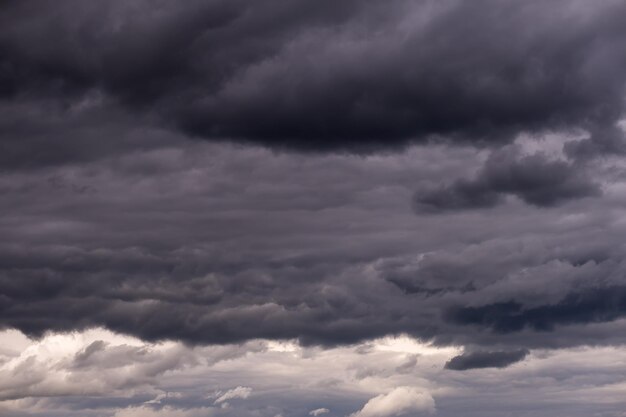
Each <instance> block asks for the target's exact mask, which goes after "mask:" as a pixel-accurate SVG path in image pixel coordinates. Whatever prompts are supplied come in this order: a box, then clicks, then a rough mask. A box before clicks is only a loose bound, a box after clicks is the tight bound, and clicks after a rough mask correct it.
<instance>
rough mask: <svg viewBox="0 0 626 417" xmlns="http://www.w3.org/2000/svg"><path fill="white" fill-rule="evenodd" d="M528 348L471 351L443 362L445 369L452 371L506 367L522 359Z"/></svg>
mask: <svg viewBox="0 0 626 417" xmlns="http://www.w3.org/2000/svg"><path fill="white" fill-rule="evenodd" d="M528 353H529V352H528V350H526V349H521V350H515V351H502V352H472V353H466V354H463V355H459V356H455V357H454V358H452V359H450V360H449V361H448V362H446V364H445V366H444V367H445V369H450V370H453V371H466V370H468V369H481V368H506V367H507V366H509V365H512V364H514V363H516V362H519V361H522V360H524V358H525V357H526V356H527V355H528Z"/></svg>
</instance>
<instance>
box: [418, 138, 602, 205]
mask: <svg viewBox="0 0 626 417" xmlns="http://www.w3.org/2000/svg"><path fill="white" fill-rule="evenodd" d="M584 169H585V168H584V167H583V166H579V165H576V164H574V163H572V162H567V161H561V160H550V159H548V157H547V156H545V155H543V154H540V153H537V154H533V155H519V151H516V150H515V148H514V147H513V148H505V149H502V150H499V151H497V152H494V153H493V154H491V155H490V157H489V159H488V160H487V161H486V163H485V166H484V167H483V168H482V169H481V171H480V172H479V173H478V174H477V175H476V177H475V178H473V179H470V180H467V179H459V180H457V181H455V182H454V183H452V184H450V185H446V186H441V187H437V188H434V189H430V190H421V191H418V192H417V193H416V195H415V197H414V207H415V209H416V210H417V211H418V212H424V213H438V212H445V211H458V210H467V209H478V208H489V207H494V206H496V205H498V204H500V203H502V201H503V200H504V196H506V195H513V196H516V197H518V198H519V199H521V200H523V201H524V202H525V203H527V204H531V205H534V206H537V207H554V206H557V205H559V204H563V203H564V202H566V201H568V200H572V199H578V198H584V197H592V196H599V195H601V193H602V190H601V188H600V185H599V184H597V183H594V182H593V181H592V180H590V179H589V178H588V176H587V175H586V174H585V172H584Z"/></svg>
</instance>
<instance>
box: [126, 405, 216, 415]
mask: <svg viewBox="0 0 626 417" xmlns="http://www.w3.org/2000/svg"><path fill="white" fill-rule="evenodd" d="M213 415H215V412H214V409H213V408H210V407H202V408H192V409H189V410H180V409H176V408H173V407H163V408H161V409H158V410H157V409H153V408H150V407H145V406H143V407H129V408H124V409H123V410H119V411H118V412H116V413H115V415H114V417H211V416H213Z"/></svg>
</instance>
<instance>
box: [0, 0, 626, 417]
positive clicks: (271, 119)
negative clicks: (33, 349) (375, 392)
mask: <svg viewBox="0 0 626 417" xmlns="http://www.w3.org/2000/svg"><path fill="white" fill-rule="evenodd" d="M625 23H626V3H625V2H622V1H612V0H609V1H603V2H595V3H593V4H592V3H591V2H589V1H582V0H578V1H577V0H555V1H550V2H546V1H539V0H530V1H508V0H506V1H502V0H475V1H461V0H443V1H427V0H415V1H410V0H406V1H403V0H392V1H387V2H373V1H358V0H354V1H352V0H349V1H340V2H337V1H330V0H321V1H301V0H270V1H263V2H259V1H243V0H229V1H226V0H224V1H219V0H212V1H200V0H190V1H184V2H173V1H165V0H134V1H126V0H124V1H122V0H113V1H107V2H95V1H91V2H87V1H79V0H62V1H36V0H23V1H0V236H2V239H1V240H0V327H1V328H17V329H20V330H22V331H24V332H25V333H27V334H29V335H33V336H42V335H45V333H46V332H47V331H55V330H58V331H70V330H75V329H86V328H91V327H98V326H104V327H106V328H108V329H111V330H114V331H117V332H121V333H125V334H130V335H134V336H137V337H139V338H142V339H144V340H148V341H155V340H164V339H175V340H182V341H184V342H186V343H189V344H190V345H194V344H210V343H231V342H242V341H245V340H249V339H256V338H269V339H298V340H299V341H300V342H301V343H302V344H303V345H312V344H321V345H342V344H349V343H355V342H357V341H362V340H366V339H371V338H375V337H379V336H384V335H390V334H402V333H407V334H409V335H412V336H415V337H419V338H422V339H424V340H429V341H433V342H434V343H437V344H441V345H465V346H471V349H476V352H483V353H472V354H468V355H466V356H460V357H458V358H455V359H453V360H452V361H451V362H450V364H449V366H448V367H449V368H450V369H469V368H476V367H481V366H487V365H489V366H496V367H499V366H505V365H507V364H509V363H513V362H515V361H516V360H518V359H521V358H522V357H523V356H524V355H525V353H523V352H525V350H524V351H522V350H519V351H518V350H516V349H534V348H546V347H550V348H552V347H571V346H579V345H585V344H590V343H594V344H598V345H603V344H604V345H608V344H618V343H623V342H624V341H625V339H626V337H625V336H624V335H625V334H626V333H624V331H623V330H624V326H625V324H624V320H623V319H624V316H625V314H624V312H625V311H626V307H625V300H626V295H625V291H624V288H626V282H625V279H624V277H625V276H626V275H625V273H626V265H625V264H624V261H623V259H624V255H625V253H626V247H625V246H624V243H623V236H624V233H626V230H624V229H625V227H626V226H625V224H626V222H624V218H625V217H624V210H623V207H624V204H625V203H626V201H625V199H624V197H623V196H624V183H623V181H624V178H626V177H625V176H624V175H625V174H626V173H625V172H624V171H625V170H624V164H623V160H622V158H623V154H624V150H625V148H624V140H623V139H624V138H623V123H622V122H621V120H622V118H623V110H624V108H623V107H624V106H623V105H624V92H625V91H624V82H625V81H626V24H625ZM555 144H556V145H555ZM433 214H439V215H433ZM607 329H610V330H611V331H608V330H607ZM105 348H106V347H105V346H104V345H99V344H93V345H90V347H89V348H88V349H87V350H85V351H84V352H82V353H81V356H80V357H77V358H76V361H77V364H82V365H84V366H87V365H88V364H89V363H90V362H89V361H90V358H94V357H98V356H99V355H103V353H102V352H101V351H103V349H104V350H106V349H105ZM485 352H486V353H485ZM516 355H517V356H516ZM82 365H81V366H82ZM77 366H78V365H77ZM399 392H400V394H402V392H404V391H402V390H400V391H399ZM409 394H410V395H413V394H415V393H412V392H409ZM398 395H399V394H398ZM380 401H383V400H380V399H379V400H377V401H374V405H376V404H377V403H378V402H380ZM383 402H384V401H383ZM320 407H321V405H320ZM372 407H373V406H372ZM366 412H367V409H364V411H363V413H366ZM276 415H278V412H277V413H276ZM363 415H365V414H363Z"/></svg>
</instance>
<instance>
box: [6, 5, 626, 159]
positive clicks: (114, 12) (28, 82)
mask: <svg viewBox="0 0 626 417" xmlns="http://www.w3.org/2000/svg"><path fill="white" fill-rule="evenodd" d="M625 13H626V9H624V6H623V5H622V4H620V3H615V2H607V3H603V4H602V5H596V6H594V7H593V8H591V7H589V5H588V4H586V3H583V2H578V1H573V0H560V1H557V2H553V3H550V4H546V3H545V2H539V1H532V2H524V3H523V4H520V3H518V2H514V1H505V2H502V1H492V0H481V1H478V2H463V1H453V0H449V1H445V2H438V3H437V4H434V3H432V2H428V1H414V2H411V1H393V2H388V3H386V4H385V5H384V6H383V5H378V4H373V3H371V2H364V1H348V2H342V3H341V4H340V5H338V4H337V3H336V2H330V1H323V2H316V3H315V6H312V5H311V4H309V3H308V2H304V1H296V2H286V1H279V0H277V1H272V2H270V3H264V4H263V6H260V5H258V4H255V3H254V2H246V1H231V2H226V1H219V0H216V1H210V2H200V1H191V2H185V3H184V4H183V3H176V4H166V3H163V2H159V1H151V0H143V1H140V2H134V3H133V5H128V3H127V2H123V1H114V2H107V3H106V4H91V3H85V2H79V1H71V0H67V1H64V2H62V3H56V4H55V5H54V6H52V5H51V4H48V3H45V2H38V1H25V2H5V3H3V5H2V8H1V9H0V20H1V22H2V25H1V27H2V30H1V31H0V63H1V65H0V68H1V71H0V74H1V75H0V85H1V87H0V91H2V93H3V95H4V97H6V98H7V99H8V100H23V99H25V98H29V99H31V100H37V99H38V98H37V97H45V98H46V99H47V100H52V101H53V103H58V104H62V103H66V104H65V105H66V107H67V105H68V104H71V103H76V102H79V101H81V100H82V97H83V96H84V94H85V93H87V92H90V91H99V92H100V93H101V94H103V95H104V96H105V98H106V99H107V100H108V101H111V102H112V103H121V107H119V109H121V110H123V111H124V112H127V113H129V114H130V115H131V117H135V118H136V120H138V121H139V120H141V123H145V124H148V125H157V126H166V127H169V128H173V129H179V130H182V131H184V132H186V133H188V134H190V135H192V136H200V137H204V138H208V139H211V140H237V141H241V142H247V143H250V142H251V143H260V144H263V145H268V146H272V147H279V148H290V149H299V150H338V149H339V150H346V149H350V150H363V151H367V150H372V149H378V148H389V147H391V148H394V147H395V148H397V147H400V146H403V145H406V144H407V143H409V142H412V141H417V142H421V143H424V142H426V141H428V140H430V139H432V138H433V137H436V136H441V135H443V136H446V137H447V138H448V139H449V140H451V141H453V142H457V143H459V142H460V143H468V142H469V143H475V144H485V143H503V142H504V143H506V142H510V141H511V140H512V139H513V137H514V136H515V134H516V133H519V132H522V131H546V130H554V129H566V130H568V129H572V128H574V127H579V128H584V129H602V128H609V127H610V126H612V125H613V124H614V123H615V122H616V121H617V120H618V119H619V117H620V116H621V114H622V109H623V89H624V81H625V80H624V76H623V74H624V67H625V66H626V49H625V48H624V44H623V41H622V39H623V38H624V36H623V35H624V33H623V32H624V25H623V20H624V16H625ZM529 27H532V28H533V29H532V30H529ZM49 39H54V40H55V41H54V42H52V43H51V42H47V40H49ZM468 51H471V54H468ZM61 107H63V106H61ZM99 114H101V115H102V117H101V118H100V120H99V121H98V122H97V123H100V124H104V125H109V124H111V122H112V120H113V121H114V120H115V118H116V117H119V116H115V115H112V114H107V113H102V112H99ZM61 115H62V121H63V122H64V123H65V120H66V119H68V116H67V113H65V112H62V113H61ZM91 134H92V135H93V134H95V133H91ZM59 141H63V139H59Z"/></svg>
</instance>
